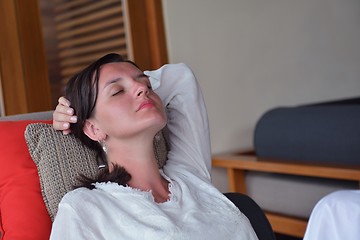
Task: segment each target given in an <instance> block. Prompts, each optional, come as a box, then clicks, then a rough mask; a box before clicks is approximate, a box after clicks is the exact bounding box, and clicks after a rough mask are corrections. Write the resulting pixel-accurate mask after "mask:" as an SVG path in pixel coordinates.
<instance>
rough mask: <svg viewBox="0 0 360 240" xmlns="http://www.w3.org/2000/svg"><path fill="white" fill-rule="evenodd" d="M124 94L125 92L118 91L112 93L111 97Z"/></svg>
mask: <svg viewBox="0 0 360 240" xmlns="http://www.w3.org/2000/svg"><path fill="white" fill-rule="evenodd" d="M123 92H124V90H118V91H116V92H114V93H112V94H111V96H116V95H118V94H121V93H123Z"/></svg>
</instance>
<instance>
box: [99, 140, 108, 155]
mask: <svg viewBox="0 0 360 240" xmlns="http://www.w3.org/2000/svg"><path fill="white" fill-rule="evenodd" d="M98 142H99V144H100V145H101V148H102V150H103V151H104V153H107V147H106V143H105V140H98Z"/></svg>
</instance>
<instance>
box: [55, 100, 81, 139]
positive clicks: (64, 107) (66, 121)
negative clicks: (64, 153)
mask: <svg viewBox="0 0 360 240" xmlns="http://www.w3.org/2000/svg"><path fill="white" fill-rule="evenodd" d="M58 102H59V103H58V105H57V106H56V108H55V111H54V113H53V127H54V129H55V130H60V131H63V134H65V135H66V134H69V133H70V132H71V130H70V123H76V121H77V117H76V116H74V109H72V108H71V107H70V102H69V100H67V99H66V98H64V97H60V98H59V100H58Z"/></svg>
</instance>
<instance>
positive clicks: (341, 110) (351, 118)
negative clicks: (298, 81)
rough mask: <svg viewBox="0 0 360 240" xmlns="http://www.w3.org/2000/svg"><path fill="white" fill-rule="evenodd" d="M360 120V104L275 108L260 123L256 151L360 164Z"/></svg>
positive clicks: (289, 157) (281, 156)
mask: <svg viewBox="0 0 360 240" xmlns="http://www.w3.org/2000/svg"><path fill="white" fill-rule="evenodd" d="M359 122H360V105H359V104H350V103H349V104H345V103H342V104H335V103H332V104H330V103H329V104H318V105H310V106H300V107H279V108H275V109H272V110H270V111H268V112H266V113H265V114H264V115H263V116H262V117H261V118H260V119H259V121H258V122H257V124H256V127H255V134H254V146H255V150H256V155H257V156H259V157H263V158H275V159H283V160H298V161H303V162H318V163H330V164H346V165H357V166H360V158H359V156H360V147H359V146H360V124H359Z"/></svg>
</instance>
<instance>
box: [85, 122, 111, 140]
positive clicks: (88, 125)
mask: <svg viewBox="0 0 360 240" xmlns="http://www.w3.org/2000/svg"><path fill="white" fill-rule="evenodd" d="M83 131H84V133H85V134H86V136H88V137H89V138H90V139H92V140H94V141H99V140H103V139H105V137H106V134H105V133H104V132H103V131H102V130H101V129H100V128H98V127H97V125H96V124H95V123H94V122H93V121H91V120H86V121H85V124H84V127H83Z"/></svg>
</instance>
